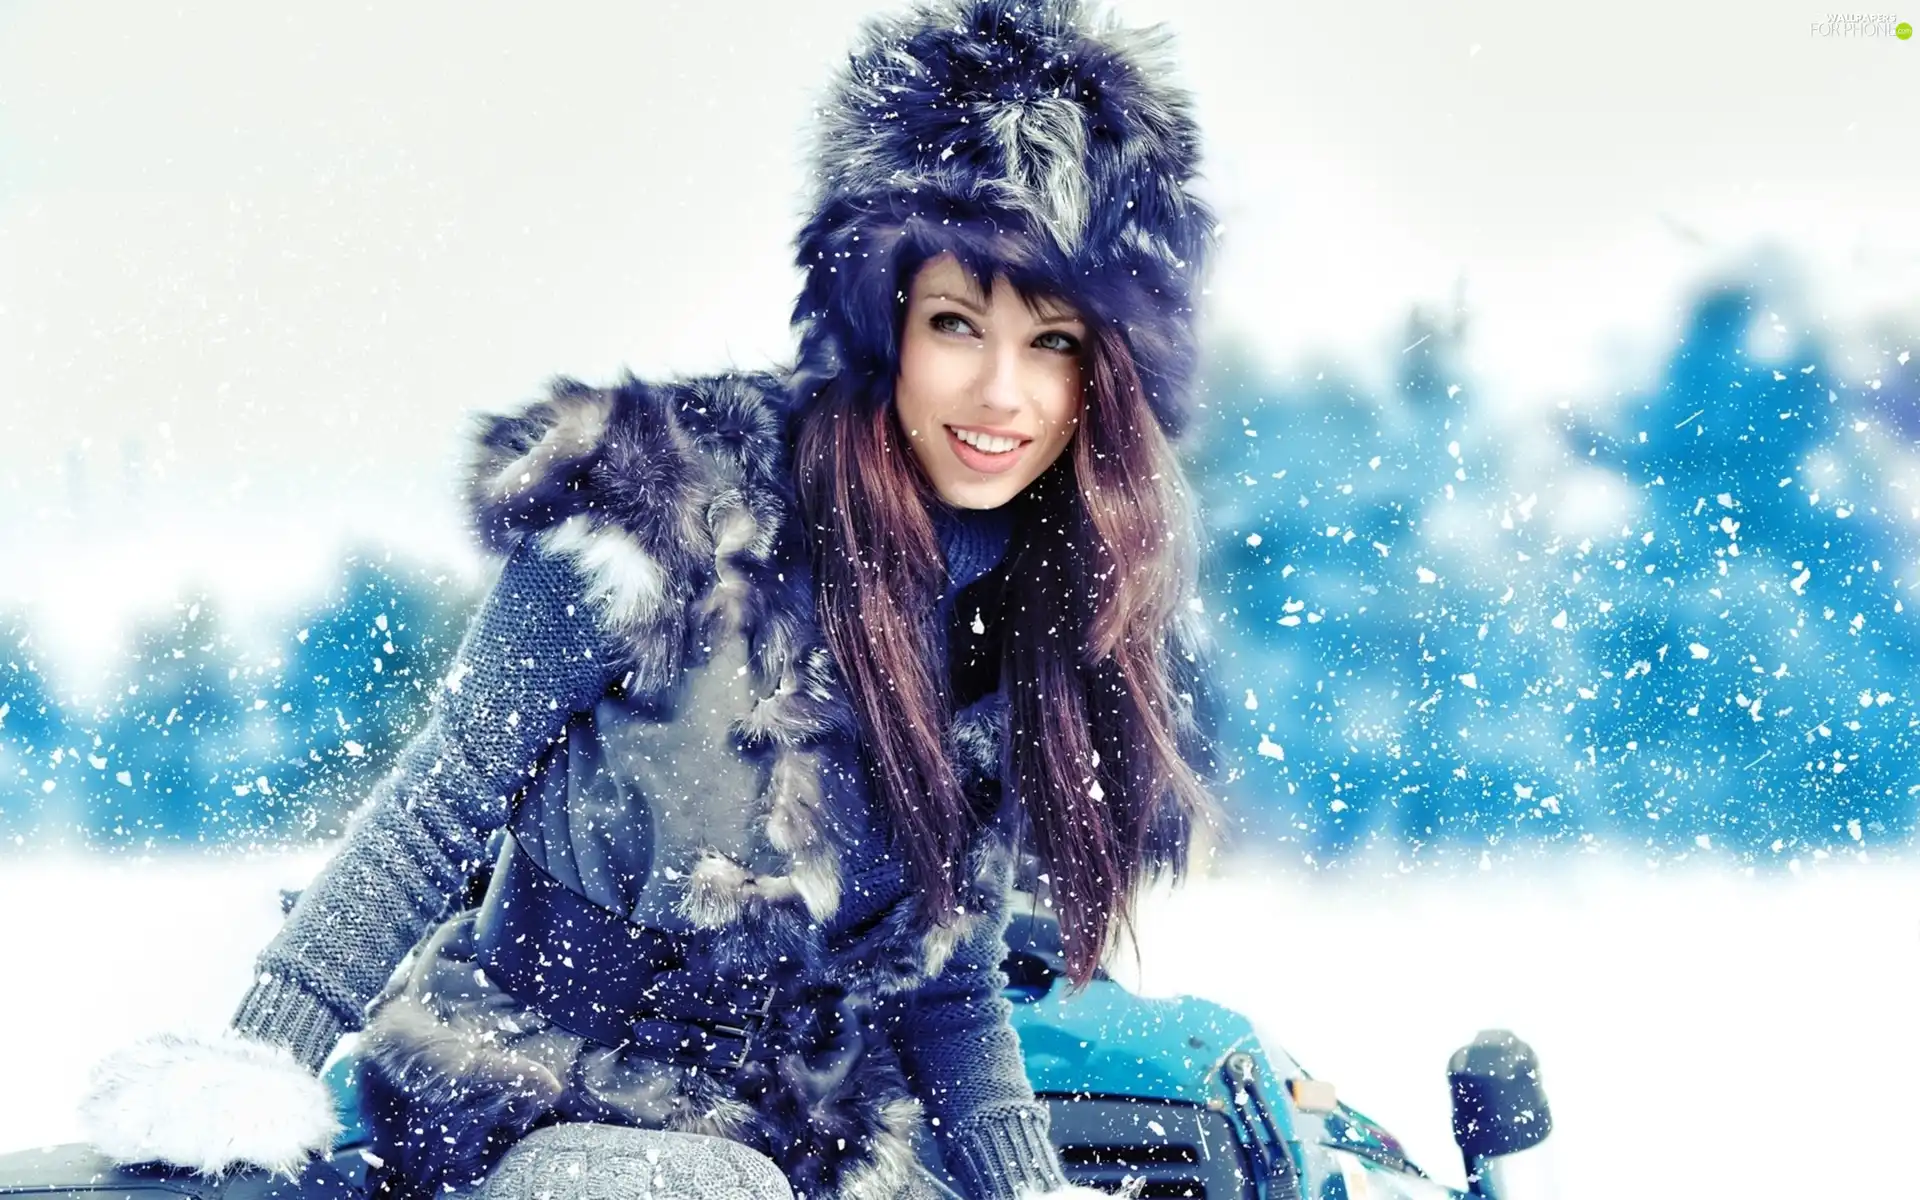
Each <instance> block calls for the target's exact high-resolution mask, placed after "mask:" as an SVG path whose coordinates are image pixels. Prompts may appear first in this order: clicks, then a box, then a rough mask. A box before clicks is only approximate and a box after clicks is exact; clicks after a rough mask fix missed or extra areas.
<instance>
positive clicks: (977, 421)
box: [893, 254, 1087, 508]
mask: <svg viewBox="0 0 1920 1200" xmlns="http://www.w3.org/2000/svg"><path fill="white" fill-rule="evenodd" d="M1086 337H1087V328H1086V324H1085V323H1084V322H1083V321H1082V320H1081V319H1080V317H1079V315H1078V314H1077V313H1075V312H1074V311H1073V310H1072V309H1070V308H1066V307H1064V306H1060V305H1058V304H1056V303H1053V302H1047V303H1046V304H1045V305H1043V306H1042V307H1041V310H1040V315H1037V316H1036V315H1035V314H1034V313H1032V312H1029V311H1028V309H1027V306H1026V304H1025V302H1023V301H1022V300H1021V299H1020V294H1019V293H1018V292H1016V291H1014V289H1013V285H1012V284H1010V283H1008V282H1007V281H1006V280H1005V279H1004V278H1000V277H996V278H995V279H994V281H993V294H992V295H990V296H989V295H982V294H981V292H980V288H979V286H978V285H977V284H976V283H975V282H974V280H973V277H972V276H970V275H968V274H967V271H966V269H965V268H964V267H962V266H961V265H960V261H959V260H958V259H957V258H955V257H954V256H953V255H951V254H942V255H940V256H939V257H938V258H934V259H929V260H928V261H927V263H926V264H925V265H924V266H922V267H921V268H920V270H919V272H918V273H917V274H916V275H915V276H914V278H913V286H912V290H911V291H910V292H909V293H908V296H907V317H906V326H905V329H904V331H903V332H902V334H901V338H900V377H899V378H898V379H897V380H895V382H894V392H893V398H894V410H895V412H896V413H898V414H899V420H900V429H901V431H902V432H903V433H905V434H906V437H907V442H908V444H909V445H911V446H912V447H913V453H914V457H915V458H917V459H919V460H920V466H921V468H922V469H924V470H925V471H926V473H927V477H928V478H929V479H931V480H932V481H933V486H934V489H935V490H936V491H938V492H939V493H940V497H941V499H943V500H945V501H946V502H947V503H948V504H951V505H953V506H954V507H956V508H998V507H999V506H1000V505H1002V504H1005V503H1006V502H1007V501H1009V500H1011V499H1013V498H1014V497H1015V496H1017V495H1019V494H1020V491H1021V489H1023V488H1025V487H1026V486H1027V485H1028V484H1030V483H1032V482H1033V481H1034V480H1035V479H1037V478H1039V476H1040V473H1041V472H1042V471H1045V470H1046V469H1047V468H1048V467H1050V466H1052V465H1053V461H1054V460H1055V459H1057V458H1059V457H1060V452H1061V451H1063V450H1065V449H1066V448H1067V443H1068V442H1070V441H1072V440H1073V431H1074V429H1075V428H1076V427H1077V426H1078V425H1079V423H1080V404H1081V400H1080V348H1081V346H1082V344H1083V343H1084V342H1085V341H1086Z"/></svg>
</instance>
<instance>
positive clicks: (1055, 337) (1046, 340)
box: [1033, 329, 1080, 354]
mask: <svg viewBox="0 0 1920 1200" xmlns="http://www.w3.org/2000/svg"><path fill="white" fill-rule="evenodd" d="M1033 344H1034V345H1036V346H1040V347H1043V348H1045V349H1048V350H1058V351H1060V353H1062V354H1078V353H1080V341H1079V339H1078V338H1076V337H1074V336H1073V335H1072V334H1070V333H1061V332H1060V331H1059V330H1057V329H1055V330H1049V331H1047V332H1046V333H1043V334H1041V335H1040V336H1039V337H1037V338H1035V339H1033Z"/></svg>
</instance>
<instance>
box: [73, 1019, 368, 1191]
mask: <svg viewBox="0 0 1920 1200" xmlns="http://www.w3.org/2000/svg"><path fill="white" fill-rule="evenodd" d="M80 1120H81V1123H82V1125H83V1126H84V1128H85V1129H86V1133H87V1138H88V1140H89V1141H91V1142H92V1143H93V1146H94V1148H95V1149H97V1150H98V1151H100V1153H102V1154H104V1155H106V1156H107V1157H108V1158H111V1159H113V1160H114V1161H115V1162H119V1163H150V1162H162V1163H167V1164H170V1165H172V1166H176V1167H186V1168H189V1169H191V1170H194V1171H198V1172H200V1173H201V1174H203V1175H218V1174H221V1173H223V1172H225V1171H227V1170H228V1169H229V1168H232V1167H236V1166H252V1167H260V1168H263V1169H265V1170H268V1171H272V1172H273V1173H275V1174H276V1175H284V1176H286V1177H288V1178H290V1179H291V1178H293V1177H295V1176H297V1175H298V1174H299V1173H300V1170H301V1168H302V1167H303V1166H305V1165H306V1162H307V1160H308V1159H309V1158H311V1157H312V1156H313V1155H315V1154H319V1153H323V1152H325V1151H326V1150H327V1149H329V1148H330V1147H331V1146H332V1145H333V1140H334V1138H335V1137H337V1136H339V1133H340V1124H339V1121H338V1120H337V1119H336V1118H335V1116H334V1105H333V1095H332V1093H331V1092H330V1091H329V1090H328V1089H327V1085H326V1084H324V1083H322V1082H321V1081H320V1080H319V1079H318V1078H316V1077H315V1076H314V1074H313V1072H311V1071H309V1070H308V1069H307V1068H306V1067H305V1066H303V1065H302V1064H301V1063H300V1062H299V1060H297V1059H295V1058H294V1057H293V1055H292V1054H290V1053H289V1052H288V1051H287V1050H286V1049H285V1048H283V1047H280V1046H276V1045H273V1044H271V1043H268V1042H263V1041H259V1040H256V1039H254V1038H250V1037H246V1036H244V1035H242V1034H239V1033H235V1032H234V1031H232V1030H226V1031H224V1032H222V1033H220V1034H219V1035H217V1036H215V1037H212V1038H207V1037H193V1036H179V1035H175V1034H159V1035H156V1036H154V1037H150V1038H146V1039H144V1040H142V1041H139V1042H135V1043H134V1044H133V1045H131V1046H128V1047H127V1048H125V1049H123V1050H118V1051H115V1052H114V1053H112V1054H110V1055H108V1056H107V1057H106V1058H105V1059H103V1060H102V1061H101V1062H100V1063H99V1064H98V1065H96V1066H95V1067H94V1069H93V1079H92V1086H91V1088H90V1089H89V1091H88V1094H87V1097H86V1098H85V1099H84V1100H82V1101H81V1102H80Z"/></svg>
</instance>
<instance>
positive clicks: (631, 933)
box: [473, 834, 778, 1068]
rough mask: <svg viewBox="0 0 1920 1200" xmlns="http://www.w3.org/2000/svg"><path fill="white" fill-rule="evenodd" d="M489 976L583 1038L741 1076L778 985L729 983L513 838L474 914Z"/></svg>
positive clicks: (665, 934)
mask: <svg viewBox="0 0 1920 1200" xmlns="http://www.w3.org/2000/svg"><path fill="white" fill-rule="evenodd" d="M473 933H474V949H475V950H476V952H477V956H478V958H479V961H480V964H481V966H482V967H483V968H484V969H485V971H486V973H487V976H488V978H490V979H491V980H492V981H493V982H494V983H496V984H497V985H499V986H500V987H501V988H503V989H505V990H506V991H507V992H508V993H510V994H511V995H512V996H513V997H514V998H515V999H516V1000H518V1001H520V1003H522V1004H523V1005H525V1006H526V1007H527V1008H529V1009H531V1010H532V1011H534V1012H536V1013H538V1014H539V1015H541V1016H543V1017H545V1018H546V1019H547V1020H549V1021H552V1022H553V1023H554V1024H555V1025H558V1026H559V1027H560V1028H562V1029H564V1030H566V1031H567V1032H569V1033H572V1034H574V1035H576V1036H578V1037H583V1038H589V1039H591V1040H593V1041H596V1042H600V1043H602V1044H603V1045H607V1046H614V1047H623V1046H634V1047H637V1048H639V1049H641V1050H642V1051H644V1052H646V1053H648V1054H650V1055H654V1056H657V1057H660V1058H664V1059H670V1060H674V1061H682V1062H693V1063H699V1064H703V1065H706V1066H709V1067H716V1068H719V1067H728V1068H731V1067H738V1066H740V1065H741V1064H743V1063H744V1062H745V1061H746V1060H747V1057H748V1055H749V1054H750V1053H751V1052H752V1051H753V1049H754V1048H755V1045H756V1043H757V1042H758V1041H759V1040H760V1038H761V1035H762V1033H763V1031H764V1030H765V1029H766V1027H767V1024H768V1020H769V1017H770V1015H771V1013H772V1010H773V1004H774V999H775V995H776V993H777V991H778V985H776V984H774V983H772V982H771V981H767V982H741V981H737V980H730V979H724V978H722V977H720V976H719V975H718V974H717V973H716V972H715V971H714V969H713V965H712V963H711V962H710V961H709V960H708V958H707V956H706V955H705V954H703V953H701V952H700V951H699V950H698V949H697V947H695V946H694V945H693V944H692V942H691V940H690V939H689V938H687V937H685V936H683V935H680V934H676V933H673V932H671V931H668V930H662V929H654V928H650V927H648V926H644V925H636V924H634V923H633V922H631V921H629V920H627V919H626V918H625V917H623V916H621V915H620V914H619V913H616V912H613V911H612V910H610V909H607V908H603V907H601V906H600V905H598V904H595V903H594V902H593V901H591V900H588V899H587V898H586V897H585V896H582V895H580V894H579V893H578V892H575V891H574V890H573V889H571V888H569V887H567V886H566V885H565V884H563V883H561V882H560V881H559V880H557V879H555V878H554V877H553V876H551V875H549V874H547V872H546V871H545V870H543V869H542V868H541V867H540V865H539V864H537V863H535V862H534V861H533V858H532V856H531V855H529V854H528V853H527V852H526V850H525V849H524V848H523V847H522V846H521V845H520V844H519V842H518V841H516V840H515V839H514V838H513V836H512V835H511V834H509V835H507V837H506V839H505V844H504V846H503V847H502V848H501V852H500V859H499V862H498V864H497V865H496V866H495V868H494V873H493V878H492V880H491V881H490V882H489V883H488V885H487V894H486V898H485V899H484V900H482V901H481V903H480V909H479V911H478V912H477V913H476V914H475V916H474V923H473Z"/></svg>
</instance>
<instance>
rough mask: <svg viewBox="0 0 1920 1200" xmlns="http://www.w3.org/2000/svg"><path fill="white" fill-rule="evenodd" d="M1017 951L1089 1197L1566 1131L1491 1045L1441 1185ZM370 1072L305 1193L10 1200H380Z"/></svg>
mask: <svg viewBox="0 0 1920 1200" xmlns="http://www.w3.org/2000/svg"><path fill="white" fill-rule="evenodd" d="M1008 942H1009V945H1010V946H1011V947H1012V950H1011V952H1010V954H1009V956H1008V958H1007V962H1006V968H1007V974H1008V978H1009V985H1008V988H1007V991H1006V994H1007V997H1008V998H1009V999H1010V1000H1011V1001H1013V1023H1014V1027H1015V1029H1016V1030H1017V1031H1018V1033H1019V1036H1020V1043H1021V1047H1022V1050H1023V1052H1024V1054H1025V1057H1026V1066H1027V1075H1028V1078H1029V1079H1030V1080H1031V1082H1032V1084H1033V1088H1034V1091H1035V1092H1036V1093H1037V1094H1038V1095H1039V1096H1040V1097H1041V1098H1042V1099H1043V1100H1044V1101H1045V1102H1046V1103H1047V1105H1048V1106H1049V1108H1050V1110H1051V1113H1052V1135H1053V1140H1054V1144H1055V1145H1056V1146H1057V1147H1058V1148H1059V1151H1060V1156H1061V1160H1062V1162H1063V1163H1064V1165H1065V1167H1066V1170H1067V1173H1068V1175H1069V1176H1070V1177H1071V1178H1072V1179H1073V1180H1074V1181H1075V1182H1076V1183H1082V1184H1086V1185H1089V1186H1093V1187H1101V1188H1105V1189H1107V1190H1113V1189H1115V1188H1117V1187H1118V1186H1119V1185H1120V1184H1121V1183H1122V1182H1123V1181H1125V1180H1127V1179H1130V1178H1132V1179H1144V1188H1143V1190H1142V1191H1141V1193H1140V1194H1141V1196H1143V1197H1148V1198H1152V1197H1191V1198H1193V1200H1208V1198H1211V1200H1226V1198H1231V1197H1244V1198H1246V1200H1363V1198H1366V1200H1470V1198H1479V1200H1506V1198H1505V1196H1504V1193H1503V1192H1502V1190H1501V1188H1500V1183H1499V1172H1498V1170H1497V1169H1494V1163H1495V1161H1496V1156H1498V1155H1502V1154H1508V1153H1512V1152H1513V1151H1515V1150H1518V1149H1524V1148H1525V1147H1526V1146H1530V1145H1532V1144H1534V1143H1536V1142H1538V1141H1539V1140H1540V1138H1542V1137H1544V1136H1545V1134H1546V1131H1547V1129H1548V1128H1550V1126H1551V1119H1550V1117H1549V1116H1548V1113H1547V1109H1546V1105H1545V1098H1544V1096H1542V1095H1540V1093H1539V1088H1538V1072H1537V1069H1536V1068H1535V1067H1534V1066H1533V1065H1532V1060H1531V1055H1530V1053H1528V1052H1526V1051H1525V1047H1524V1044H1522V1043H1519V1042H1518V1041H1517V1040H1515V1039H1512V1038H1511V1035H1499V1034H1483V1035H1482V1036H1481V1039H1480V1040H1479V1041H1477V1042H1476V1043H1475V1045H1474V1046H1472V1047H1468V1048H1467V1049H1465V1050H1463V1051H1461V1052H1460V1053H1459V1054H1457V1055H1455V1057H1454V1062H1453V1063H1452V1064H1451V1065H1450V1068H1449V1070H1450V1077H1451V1078H1452V1081H1453V1087H1454V1102H1455V1103H1454V1107H1455V1122H1454V1123H1455V1132H1456V1137H1457V1138H1458V1139H1459V1140H1460V1141H1461V1145H1462V1149H1463V1153H1464V1154H1465V1155H1466V1159H1467V1165H1468V1171H1469V1179H1470V1188H1471V1190H1470V1191H1469V1192H1461V1191H1458V1190H1455V1189H1451V1188H1448V1187H1444V1186H1442V1185H1440V1184H1439V1183H1437V1182H1435V1181H1434V1180H1433V1179H1431V1178H1430V1177H1428V1176H1427V1175H1426V1174H1425V1173H1424V1172H1422V1171H1421V1170H1420V1169H1419V1168H1418V1167H1416V1166H1415V1165H1414V1164H1413V1163H1412V1162H1411V1161H1409V1159H1408V1158H1407V1155H1406V1153H1405V1152H1404V1150H1402V1148H1401V1146H1400V1143H1399V1142H1397V1141H1396V1140H1395V1139H1394V1138H1393V1137H1392V1136H1391V1135H1390V1134H1388V1133H1387V1131H1386V1130H1384V1129H1382V1128H1381V1127H1380V1126H1379V1125H1377V1124H1376V1123H1374V1122H1373V1121H1371V1120H1369V1119H1368V1118H1367V1117H1366V1116H1364V1115H1362V1114H1361V1113H1360V1112H1358V1111H1356V1110H1354V1109H1353V1108H1350V1107H1348V1106H1347V1105H1346V1104H1344V1103H1342V1102H1340V1101H1338V1100H1337V1099H1335V1098H1334V1096H1333V1095H1332V1090H1331V1088H1330V1087H1328V1086H1327V1085H1325V1084H1323V1083H1321V1082H1319V1081H1316V1080H1314V1079H1313V1078H1312V1077H1311V1076H1310V1075H1308V1074H1307V1072H1306V1071H1305V1070H1303V1069H1302V1068H1301V1067H1300V1065H1299V1064H1298V1063H1296V1062H1295V1061H1294V1060H1293V1059H1292V1058H1291V1057H1290V1056H1289V1055H1288V1054H1287V1053H1286V1052H1285V1051H1284V1050H1282V1049H1281V1048H1279V1047H1278V1046H1274V1045H1270V1044H1262V1042H1261V1040H1260V1039H1259V1038H1258V1037H1257V1036H1256V1035H1255V1032H1254V1029H1253V1026H1252V1024H1251V1023H1250V1022H1249V1021H1248V1020H1247V1019H1246V1018H1245V1017H1243V1016H1241V1015H1240V1014H1238V1013H1236V1012H1234V1011H1232V1010H1231V1009H1227V1008H1223V1007H1221V1006H1220V1005H1217V1004H1213V1003H1210V1002H1208V1001H1206V1000H1201V999H1195V998H1191V997H1181V998H1177V999H1167V1000H1155V999H1147V998H1144V997H1141V996H1137V995H1134V994H1133V993H1131V992H1129V991H1127V990H1126V989H1125V988H1123V987H1122V986H1120V985H1119V984H1118V983H1116V982H1114V981H1113V980H1111V979H1110V978H1107V977H1105V976H1104V975H1103V976H1097V977H1096V979H1095V980H1094V982H1093V983H1092V984H1090V985H1089V986H1088V988H1087V989H1086V990H1085V991H1083V992H1081V993H1080V994H1078V995H1072V996H1069V995H1068V991H1067V988H1066V987H1064V986H1061V985H1060V984H1061V980H1062V978H1063V974H1064V972H1063V963H1062V961H1061V958H1060V951H1059V930H1058V928H1057V927H1056V926H1054V925H1053V924H1052V922H1051V921H1050V920H1048V919H1047V918H1045V917H1044V916H1042V917H1028V916H1022V917H1018V918H1016V920H1015V923H1014V927H1013V928H1012V929H1011V930H1009V938H1008ZM1516 1047H1517V1048H1518V1049H1517V1051H1516V1049H1515V1048H1516ZM1476 1055H1477V1058H1476V1057H1475V1056H1476ZM1489 1063H1491V1064H1492V1065H1491V1067H1490V1066H1489V1065H1488V1064H1489ZM357 1065H358V1064H357V1059H356V1058H355V1057H354V1056H353V1055H352V1054H351V1053H343V1054H342V1055H340V1056H338V1057H336V1059H335V1060H334V1062H333V1064H332V1065H331V1066H330V1067H329V1069H328V1071H327V1073H326V1079H327V1082H328V1083H329V1085H330V1086H331V1087H332V1088H333V1091H334V1095H335V1097H336V1098H337V1100H338V1103H339V1106H340V1118H341V1125H342V1128H343V1132H342V1134H341V1137H340V1139H339V1140H338V1142H337V1143H336V1144H335V1146H334V1150H333V1153H332V1154H331V1156H329V1157H328V1158H326V1159H322V1160H318V1161H316V1162H314V1163H312V1164H310V1165H309V1167H308V1168H307V1170H306V1172H305V1173H304V1174H303V1175H302V1176H301V1177H300V1178H299V1179H297V1180H291V1181H289V1180H284V1179H274V1178H270V1177H268V1176H266V1175H265V1174H264V1173H258V1172H242V1173H239V1174H235V1175H232V1176H229V1177H227V1178H224V1179H219V1180H212V1179H206V1178H202V1177H199V1176H195V1175H192V1174H190V1173H186V1172H180V1171H173V1170H167V1169H161V1168H158V1167H133V1168H125V1167H115V1166H113V1165H112V1164H110V1163H108V1162H107V1161H106V1160H104V1159H102V1158H101V1157H99V1156H98V1155H97V1154H95V1153H94V1152H93V1151H91V1150H90V1149H89V1148H87V1147H85V1146H81V1145H66V1146H56V1147H51V1148H48V1149H44V1150H28V1151H24V1152H20V1153H15V1154H9V1155H0V1200H7V1198H11V1197H27V1196H33V1197H43V1198H46V1200H120V1198H125V1200H174V1198H176V1197H184V1198H187V1200H365V1195H366V1191H365V1176H366V1159H365V1157H364V1156H363V1154H362V1151H363V1150H365V1149H366V1146H367V1134H366V1129H365V1125H364V1123H363V1120H362V1115H361V1107H360V1093H359V1088H358V1083H357V1078H356V1068H357Z"/></svg>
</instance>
